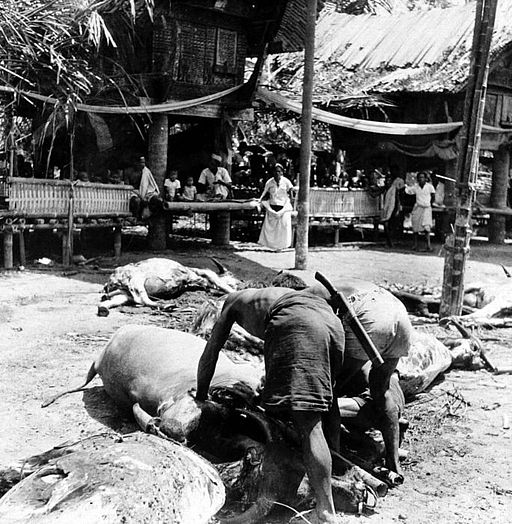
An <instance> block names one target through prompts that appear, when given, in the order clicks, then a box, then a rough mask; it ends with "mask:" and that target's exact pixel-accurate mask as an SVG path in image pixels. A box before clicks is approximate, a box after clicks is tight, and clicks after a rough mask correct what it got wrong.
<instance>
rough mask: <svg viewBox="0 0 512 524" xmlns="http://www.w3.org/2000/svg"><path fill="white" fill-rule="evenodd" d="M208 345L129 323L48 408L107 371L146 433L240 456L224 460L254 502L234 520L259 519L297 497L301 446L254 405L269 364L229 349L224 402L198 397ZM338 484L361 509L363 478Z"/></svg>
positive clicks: (222, 364) (219, 376)
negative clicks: (232, 354) (232, 355)
mask: <svg viewBox="0 0 512 524" xmlns="http://www.w3.org/2000/svg"><path fill="white" fill-rule="evenodd" d="M204 345H205V342H204V340H202V339H200V338H199V337H196V336H194V335H191V334H188V333H183V332H180V331H176V330H168V329H163V328H157V327H152V326H125V327H123V328H121V329H119V330H118V331H117V332H116V333H115V334H114V336H113V337H112V339H111V341H110V342H109V344H108V345H107V346H106V348H105V349H104V350H103V352H102V353H101V354H100V356H99V357H98V358H97V359H96V361H95V362H94V363H93V365H92V366H91V368H90V370H89V373H88V375H87V379H86V381H85V383H84V384H83V385H82V386H81V387H80V388H76V389H74V390H70V391H68V392H64V393H61V394H59V395H57V396H55V397H53V398H52V399H50V400H49V401H46V402H45V403H44V404H43V406H48V405H49V404H51V403H52V402H53V401H55V400H56V399H57V398H59V397H60V396H62V395H64V394H66V393H69V392H71V391H79V390H81V389H82V388H83V387H84V386H85V385H87V384H88V383H89V382H90V381H91V380H92V379H93V378H94V376H95V375H96V374H99V375H100V376H101V378H102V380H103V383H104V386H105V389H106V391H107V393H108V394H109V395H110V396H111V397H112V398H113V399H114V400H115V402H116V403H117V404H118V405H119V406H122V407H126V408H130V409H132V411H133V414H134V416H135V418H136V420H137V422H138V424H139V425H140V426H141V427H142V428H143V429H144V430H145V431H149V432H154V433H156V434H158V435H160V436H163V437H164V438H165V437H170V438H172V439H175V440H178V441H180V442H182V443H186V442H187V443H192V444H194V449H195V450H198V451H201V452H202V453H203V454H205V455H206V456H208V457H209V458H214V459H215V460H216V461H220V462H223V461H236V463H235V464H230V465H229V467H225V466H219V470H220V471H221V477H222V478H223V480H224V482H225V485H226V487H227V488H228V495H230V496H236V497H237V498H238V499H242V500H243V501H244V502H247V503H248V504H249V503H253V504H252V505H251V507H250V508H249V509H248V510H247V511H246V512H245V513H243V514H242V515H240V516H239V517H236V518H234V519H233V520H232V522H240V523H250V522H257V521H258V520H259V519H260V518H261V517H263V516H264V515H265V514H266V513H267V512H268V511H269V510H270V508H271V507H272V505H273V502H274V501H283V502H288V503H289V502H290V501H291V500H292V499H293V497H294V496H295V497H297V490H298V487H299V484H300V481H301V479H302V477H303V476H304V471H305V469H304V466H303V464H302V460H301V452H300V447H299V446H297V441H296V436H295V435H294V434H293V432H292V431H291V430H289V428H288V427H287V426H286V425H284V424H282V423H279V422H277V421H273V420H272V419H269V418H268V417H266V416H265V415H264V414H262V413H261V412H259V411H258V410H257V409H256V410H253V409H250V407H251V404H252V403H253V400H254V397H255V395H256V391H257V389H258V387H259V384H260V380H261V376H262V372H263V369H262V367H256V366H253V365H252V364H235V363H234V362H232V361H231V360H229V359H228V358H227V357H226V356H225V355H223V354H221V355H220V356H219V362H218V364H217V369H216V374H215V376H214V379H213V381H212V388H211V390H210V392H211V395H212V398H214V399H215V400H216V401H208V402H206V403H203V404H200V403H197V402H196V401H195V399H194V397H193V395H191V394H190V391H191V390H192V389H193V388H194V386H195V383H196V371H197V364H198V361H199V358H200V356H201V354H202V352H203V349H204ZM221 402H222V403H221ZM333 490H334V492H335V498H336V499H337V501H338V505H339V507H340V509H343V510H346V509H347V507H348V508H351V509H357V507H358V505H360V504H361V503H362V502H363V501H364V498H365V496H366V489H365V487H364V484H362V483H361V480H360V479H359V478H357V477H355V478H351V479H349V480H345V479H339V478H335V479H334V480H333ZM295 501H296V499H295Z"/></svg>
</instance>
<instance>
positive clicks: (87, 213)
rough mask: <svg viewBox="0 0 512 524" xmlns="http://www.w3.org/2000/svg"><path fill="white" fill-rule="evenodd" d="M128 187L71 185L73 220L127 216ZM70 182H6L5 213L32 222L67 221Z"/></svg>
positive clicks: (20, 179)
mask: <svg viewBox="0 0 512 524" xmlns="http://www.w3.org/2000/svg"><path fill="white" fill-rule="evenodd" d="M132 191H133V188H132V187H131V186H123V185H113V184H96V183H89V182H76V183H75V184H74V195H73V196H74V216H81V217H113V216H129V215H130V211H129V209H128V206H129V201H130V195H131V192H132ZM69 198H70V182H69V180H38V179H33V178H10V179H9V180H8V204H9V208H8V212H9V214H11V215H15V216H24V217H32V218H44V217H53V218H58V217H67V216H68V210H69Z"/></svg>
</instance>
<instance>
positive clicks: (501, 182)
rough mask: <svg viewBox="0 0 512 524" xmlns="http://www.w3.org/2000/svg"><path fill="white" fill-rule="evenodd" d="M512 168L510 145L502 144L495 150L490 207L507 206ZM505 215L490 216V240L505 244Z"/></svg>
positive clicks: (503, 207)
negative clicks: (509, 177)
mask: <svg viewBox="0 0 512 524" xmlns="http://www.w3.org/2000/svg"><path fill="white" fill-rule="evenodd" d="M509 170H510V146H508V144H507V145H505V146H501V147H500V148H499V149H498V150H497V151H494V162H493V164H492V188H491V199H490V202H489V207H492V208H495V209H505V208H506V207H507V190H508V176H509ZM505 221H506V219H505V215H498V214H495V213H493V214H492V215H491V216H490V218H489V225H488V228H489V242H490V243H491V244H504V243H505V233H506V223H505Z"/></svg>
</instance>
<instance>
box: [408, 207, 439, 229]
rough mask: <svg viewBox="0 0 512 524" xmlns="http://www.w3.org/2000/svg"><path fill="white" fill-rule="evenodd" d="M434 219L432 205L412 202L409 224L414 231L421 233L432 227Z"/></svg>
mask: <svg viewBox="0 0 512 524" xmlns="http://www.w3.org/2000/svg"><path fill="white" fill-rule="evenodd" d="M433 223H434V221H433V220H432V207H431V206H420V205H419V204H418V203H417V202H416V204H414V207H413V209H412V213H411V226H412V230H413V231H414V233H423V232H424V231H430V230H431V229H432V225H433Z"/></svg>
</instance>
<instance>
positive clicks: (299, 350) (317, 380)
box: [262, 292, 344, 411]
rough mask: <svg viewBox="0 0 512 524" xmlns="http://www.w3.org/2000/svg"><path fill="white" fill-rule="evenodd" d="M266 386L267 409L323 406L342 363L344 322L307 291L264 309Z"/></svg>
mask: <svg viewBox="0 0 512 524" xmlns="http://www.w3.org/2000/svg"><path fill="white" fill-rule="evenodd" d="M266 322H267V325H266V332H265V345H264V355H265V388H264V390H263V394H262V403H263V406H264V407H265V408H266V409H269V410H271V411H281V410H287V411H289V410H292V411H328V410H329V408H330V406H331V402H332V398H333V393H332V392H333V385H334V382H335V379H336V376H337V374H338V373H339V369H340V368H341V364H342V362H343V348H344V336H343V325H342V324H341V321H340V320H339V318H338V317H337V316H336V315H335V314H334V312H333V311H332V308H331V307H330V306H329V305H328V304H327V302H326V301H325V300H324V299H323V298H320V297H317V296H315V295H311V294H309V293H300V294H299V293H295V292H292V293H288V294H286V295H284V296H282V297H281V298H280V299H278V300H277V301H276V302H275V303H274V304H273V305H272V307H271V309H270V310H269V313H268V315H267V319H266Z"/></svg>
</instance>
